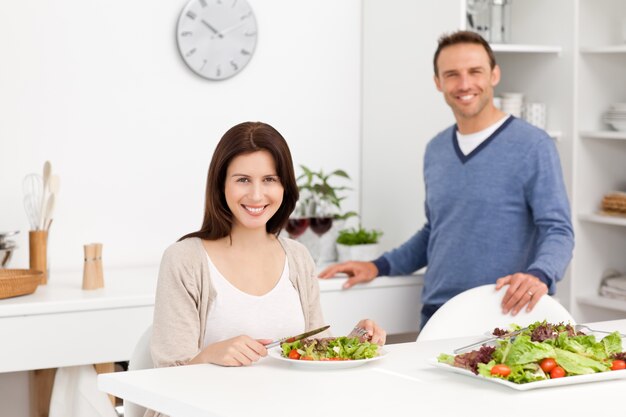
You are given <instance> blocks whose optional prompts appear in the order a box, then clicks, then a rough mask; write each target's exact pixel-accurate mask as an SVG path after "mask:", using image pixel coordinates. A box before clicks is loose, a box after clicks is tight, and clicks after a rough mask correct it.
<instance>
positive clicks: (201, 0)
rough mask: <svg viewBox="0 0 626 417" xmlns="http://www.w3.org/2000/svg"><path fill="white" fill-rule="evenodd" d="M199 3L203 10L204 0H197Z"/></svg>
mask: <svg viewBox="0 0 626 417" xmlns="http://www.w3.org/2000/svg"><path fill="white" fill-rule="evenodd" d="M198 1H199V2H200V6H202V8H203V9H204V8H205V7H206V0H198Z"/></svg>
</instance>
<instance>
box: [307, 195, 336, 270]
mask: <svg viewBox="0 0 626 417" xmlns="http://www.w3.org/2000/svg"><path fill="white" fill-rule="evenodd" d="M332 226H333V214H332V208H331V206H330V204H329V202H328V201H326V200H324V199H319V198H318V199H316V201H315V206H314V208H313V213H312V216H311V218H310V219H309V227H310V228H311V230H312V231H313V233H315V234H316V235H317V245H316V250H315V252H314V253H313V259H314V260H315V263H318V262H319V260H320V256H321V253H322V245H321V238H322V236H323V235H324V234H325V233H326V232H328V231H329V230H330V228H331V227H332Z"/></svg>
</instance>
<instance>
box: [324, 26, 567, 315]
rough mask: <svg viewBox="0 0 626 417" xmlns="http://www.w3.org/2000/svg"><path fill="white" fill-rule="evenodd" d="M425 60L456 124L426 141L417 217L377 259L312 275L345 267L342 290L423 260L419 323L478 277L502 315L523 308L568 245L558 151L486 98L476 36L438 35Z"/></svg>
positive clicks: (561, 266) (559, 272) (483, 49)
mask: <svg viewBox="0 0 626 417" xmlns="http://www.w3.org/2000/svg"><path fill="white" fill-rule="evenodd" d="M433 64H434V70H435V75H434V81H435V85H436V87H437V89H438V90H439V91H440V92H441V93H442V94H443V97H444V99H445V100H446V103H448V105H449V106H450V108H451V109H452V112H453V113H454V117H455V119H456V124H455V125H453V126H450V127H448V128H447V129H445V130H444V131H442V132H441V133H439V134H438V135H437V136H435V137H434V138H433V139H432V140H431V141H430V142H429V144H428V146H427V148H426V153H425V155H424V181H425V183H426V218H427V221H426V224H425V225H424V227H423V228H422V229H421V230H419V231H418V232H417V233H416V234H415V235H414V236H413V237H411V239H409V240H408V241H407V242H405V243H404V244H403V245H401V246H400V247H398V248H396V249H394V250H392V251H390V252H387V253H385V254H383V255H382V256H381V257H380V258H378V259H376V260H374V261H372V262H346V263H342V264H338V265H334V266H331V267H329V268H327V269H326V270H325V271H323V272H322V274H321V275H320V277H321V278H327V277H330V276H333V275H335V274H336V273H337V272H345V273H348V275H350V276H351V278H350V279H349V280H348V281H347V282H346V285H345V286H346V288H348V287H351V286H352V285H354V284H356V283H359V282H367V281H371V280H372V279H374V278H375V277H376V276H380V275H406V274H410V273H412V272H414V271H416V270H418V269H420V268H422V267H425V266H428V269H427V271H426V274H425V277H424V290H423V293H422V303H423V308H422V317H421V318H422V321H421V326H422V327H423V326H424V324H425V323H426V321H428V319H429V318H430V317H431V316H432V315H433V314H434V312H435V311H437V309H438V308H439V307H441V305H442V304H443V303H445V302H446V301H447V300H449V299H450V298H452V297H454V296H455V295H457V294H459V293H461V292H463V291H465V290H468V289H470V288H473V287H476V286H479V285H484V284H493V283H496V288H497V289H501V288H503V287H506V288H507V289H506V293H505V295H504V297H503V301H502V310H503V312H504V313H509V312H510V313H511V314H513V315H515V314H517V313H518V312H519V311H520V310H521V309H522V308H527V309H528V310H531V309H532V308H533V307H534V306H535V304H536V303H537V302H538V301H539V299H540V298H541V297H542V296H543V295H545V294H546V293H550V294H554V292H555V290H556V282H557V281H558V280H560V279H561V278H562V277H563V274H564V273H565V269H566V268H567V265H568V264H569V261H570V259H571V256H572V250H573V247H574V234H573V230H572V225H571V219H570V208H569V202H568V199H567V194H566V191H565V186H564V184H563V177H562V172H561V166H560V162H559V157H558V153H557V151H556V148H555V146H554V144H553V142H552V140H551V139H550V137H549V136H548V135H547V134H546V132H544V131H543V130H541V129H538V128H536V127H534V126H531V125H530V124H528V123H526V122H525V121H523V120H520V119H517V118H515V117H513V116H511V115H508V114H505V113H503V112H502V111H500V110H499V109H497V108H496V107H495V106H494V105H493V92H494V88H495V86H496V85H497V84H498V82H499V81H500V68H499V67H498V66H497V65H496V61H495V57H494V54H493V51H492V50H491V48H490V46H489V44H488V43H487V42H486V41H485V40H484V39H483V38H481V37H480V35H478V34H476V33H473V32H467V31H459V32H455V33H453V34H450V35H446V36H443V37H441V38H440V39H439V45H438V48H437V51H436V52H435V56H434V59H433Z"/></svg>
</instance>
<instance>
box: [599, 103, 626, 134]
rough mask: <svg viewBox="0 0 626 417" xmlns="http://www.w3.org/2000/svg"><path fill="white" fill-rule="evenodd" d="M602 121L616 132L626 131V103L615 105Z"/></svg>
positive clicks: (612, 105)
mask: <svg viewBox="0 0 626 417" xmlns="http://www.w3.org/2000/svg"><path fill="white" fill-rule="evenodd" d="M602 120H603V121H604V122H605V123H607V124H608V125H610V126H611V127H612V128H613V129H615V130H620V131H626V103H613V104H611V107H609V110H607V111H606V112H605V113H604V115H603V117H602Z"/></svg>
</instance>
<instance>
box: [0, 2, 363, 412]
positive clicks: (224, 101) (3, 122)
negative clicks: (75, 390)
mask: <svg viewBox="0 0 626 417" xmlns="http://www.w3.org/2000/svg"><path fill="white" fill-rule="evenodd" d="M248 1H249V3H250V4H251V6H252V8H253V9H254V11H255V13H256V16H257V23H258V26H259V40H258V44H257V49H256V52H255V55H254V57H253V59H252V61H251V62H250V64H249V65H248V67H246V68H245V69H244V70H243V71H242V72H241V74H239V75H237V76H236V77H234V78H232V79H229V80H227V81H222V82H210V81H207V80H204V79H201V78H199V77H197V76H196V75H194V74H193V73H192V72H191V71H190V70H188V69H187V67H186V66H185V64H184V63H183V62H182V60H181V59H180V57H179V55H178V51H177V49H176V41H175V37H174V34H175V25H176V22H177V20H178V15H179V12H180V10H181V9H182V7H183V6H184V5H185V3H186V1H185V0H162V1H158V2H155V1H151V0H133V1H125V0H110V1H96V0H55V1H47V0H32V1H27V2H23V1H2V2H0V57H1V58H0V59H1V62H0V231H9V230H20V231H21V233H20V235H19V236H18V238H17V240H18V244H19V245H20V249H19V250H18V251H17V252H16V254H15V257H14V259H13V260H12V262H11V266H12V267H16V268H24V267H27V266H28V241H27V231H28V229H29V225H28V222H27V220H26V215H25V213H24V208H23V204H22V199H23V194H22V179H23V177H24V176H25V175H26V174H28V173H31V172H41V169H42V165H43V162H44V161H45V160H50V161H51V162H52V167H53V171H54V172H55V173H57V174H59V175H60V177H61V193H60V195H59V199H58V201H57V203H58V204H57V211H56V215H55V220H54V223H53V226H52V229H51V235H50V239H49V247H50V249H49V256H50V264H51V265H50V267H51V269H52V275H51V278H50V279H51V280H53V279H54V271H55V269H78V270H80V269H81V268H82V263H83V254H82V245H83V244H85V243H89V242H94V241H99V242H102V243H104V256H103V258H104V265H105V268H106V267H113V266H140V265H151V264H157V263H158V262H159V260H160V257H161V254H162V252H163V250H164V249H165V247H166V246H167V245H169V244H170V243H172V242H173V241H175V240H176V239H177V238H178V237H180V236H181V235H183V234H185V233H187V232H190V231H194V230H197V229H198V228H199V226H200V223H201V218H202V210H203V199H204V184H205V179H206V172H207V168H208V164H209V161H210V158H211V155H212V152H213V148H214V147H215V144H216V143H217V141H218V140H219V138H220V137H221V135H222V134H223V133H224V132H225V131H226V130H227V129H228V128H229V127H231V126H232V125H234V124H236V123H239V122H242V121H246V120H262V121H265V122H268V123H270V124H272V125H273V126H274V127H276V128H277V129H278V130H279V131H280V132H281V133H282V134H283V135H284V136H285V138H286V139H287V142H288V143H289V145H290V147H291V150H292V153H293V157H294V162H295V163H296V164H305V165H307V166H309V167H311V168H323V169H325V170H331V169H337V168H342V169H344V170H346V171H347V172H348V173H349V174H350V175H351V176H352V177H353V178H354V186H355V187H354V188H355V191H354V192H353V193H352V194H351V195H350V198H349V199H348V200H347V201H346V204H345V208H346V210H356V209H358V207H357V204H358V197H359V194H358V183H359V166H360V162H359V146H360V145H359V143H360V102H361V97H360V94H361V92H360V86H361V48H360V44H361V1H360V0H342V1H334V0H317V1H304V0H248ZM105 281H106V275H105ZM26 389H27V378H26V374H25V373H14V374H2V375H0V393H1V395H0V404H2V406H0V415H2V416H4V415H10V416H15V417H21V416H26V415H28V402H27V396H26V394H25V392H26Z"/></svg>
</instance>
